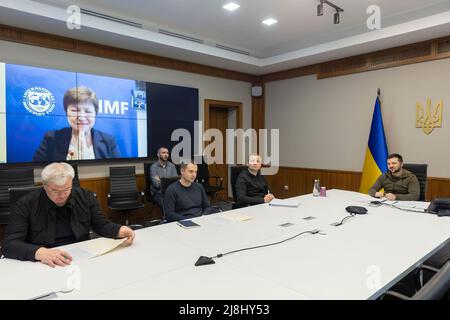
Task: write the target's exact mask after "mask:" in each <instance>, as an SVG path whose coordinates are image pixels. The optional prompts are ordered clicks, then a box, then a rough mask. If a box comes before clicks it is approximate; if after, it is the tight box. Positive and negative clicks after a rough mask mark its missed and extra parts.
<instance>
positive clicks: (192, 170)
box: [164, 162, 217, 221]
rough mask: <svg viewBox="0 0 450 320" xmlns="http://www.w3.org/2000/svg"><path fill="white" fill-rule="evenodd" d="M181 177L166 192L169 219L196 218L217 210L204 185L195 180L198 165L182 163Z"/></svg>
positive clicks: (166, 212)
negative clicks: (212, 205)
mask: <svg viewBox="0 0 450 320" xmlns="http://www.w3.org/2000/svg"><path fill="white" fill-rule="evenodd" d="M180 171H181V179H180V180H178V181H176V182H174V183H172V184H171V185H170V186H169V187H168V188H167V190H166V192H165V193H164V214H165V218H166V219H167V220H168V221H178V220H183V219H187V218H195V217H198V216H201V215H204V214H210V213H214V212H217V210H214V208H212V207H211V205H210V204H209V200H208V196H207V195H206V192H205V189H203V186H202V185H201V184H200V183H198V182H195V178H196V177H197V165H196V164H194V163H193V162H187V163H182V164H181V166H180Z"/></svg>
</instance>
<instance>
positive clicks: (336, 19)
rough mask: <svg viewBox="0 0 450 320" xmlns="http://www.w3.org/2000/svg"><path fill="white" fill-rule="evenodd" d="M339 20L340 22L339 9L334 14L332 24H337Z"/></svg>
mask: <svg viewBox="0 0 450 320" xmlns="http://www.w3.org/2000/svg"><path fill="white" fill-rule="evenodd" d="M339 22H341V17H340V15H339V11H336V13H335V14H334V24H339Z"/></svg>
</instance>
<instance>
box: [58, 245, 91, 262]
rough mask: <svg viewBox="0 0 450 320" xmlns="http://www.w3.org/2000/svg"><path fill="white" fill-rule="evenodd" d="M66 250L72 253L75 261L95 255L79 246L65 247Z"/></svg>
mask: <svg viewBox="0 0 450 320" xmlns="http://www.w3.org/2000/svg"><path fill="white" fill-rule="evenodd" d="M64 251H66V252H67V253H68V254H70V256H71V257H72V261H73V262H80V261H83V260H87V259H90V258H93V257H95V254H94V253H92V252H89V251H86V250H84V249H82V248H78V247H73V248H68V249H65V250H64Z"/></svg>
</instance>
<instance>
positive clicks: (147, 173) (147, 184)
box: [144, 161, 155, 201]
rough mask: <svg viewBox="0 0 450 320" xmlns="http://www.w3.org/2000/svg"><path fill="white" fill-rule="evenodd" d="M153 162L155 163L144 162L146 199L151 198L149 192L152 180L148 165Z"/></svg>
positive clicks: (149, 199)
mask: <svg viewBox="0 0 450 320" xmlns="http://www.w3.org/2000/svg"><path fill="white" fill-rule="evenodd" d="M154 163H155V161H151V162H144V180H145V198H146V199H147V201H151V200H152V194H151V185H152V181H151V179H150V167H151V166H152V164H154Z"/></svg>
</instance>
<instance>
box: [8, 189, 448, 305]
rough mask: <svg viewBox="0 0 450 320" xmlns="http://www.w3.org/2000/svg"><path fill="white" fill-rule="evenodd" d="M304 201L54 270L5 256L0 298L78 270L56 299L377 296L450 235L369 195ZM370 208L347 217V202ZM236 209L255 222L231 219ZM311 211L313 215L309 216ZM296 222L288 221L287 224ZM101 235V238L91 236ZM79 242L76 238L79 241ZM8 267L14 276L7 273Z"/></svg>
mask: <svg viewBox="0 0 450 320" xmlns="http://www.w3.org/2000/svg"><path fill="white" fill-rule="evenodd" d="M296 199H298V200H299V202H300V206H299V207H298V208H288V207H274V206H269V205H267V204H262V205H258V206H253V207H247V208H242V209H238V210H235V211H228V212H224V213H220V214H216V215H211V216H203V217H200V218H197V219H195V221H196V222H197V223H199V224H200V225H201V227H199V228H193V229H183V228H181V227H179V226H178V225H177V224H176V223H168V224H164V225H160V226H156V227H151V228H146V229H142V230H138V231H137V232H136V239H135V243H134V244H133V246H131V247H126V248H119V249H117V250H115V251H113V252H110V253H108V254H106V255H104V256H100V257H97V258H93V259H90V260H84V261H79V262H77V261H74V265H75V267H72V268H70V267H69V268H55V269H52V268H50V267H47V266H45V265H43V264H41V263H32V262H22V261H15V260H9V259H2V260H0V272H1V274H2V275H3V276H2V281H1V282H0V299H29V298H33V297H36V296H39V295H42V294H45V293H49V292H53V291H59V290H63V289H65V288H66V287H67V286H68V282H70V283H73V281H74V279H75V278H74V274H77V278H76V279H77V280H76V281H78V282H77V283H79V284H80V286H79V288H77V289H75V290H73V291H72V292H69V293H59V294H57V298H58V299H250V300H253V299H373V298H376V297H378V296H379V295H380V294H382V293H383V292H384V291H385V290H386V289H387V288H389V287H390V286H391V285H392V284H394V283H395V282H397V281H398V280H399V279H401V278H402V277H403V276H404V275H405V274H407V273H408V272H410V271H411V270H413V268H415V267H416V266H417V265H419V264H420V263H422V262H423V261H425V260H426V259H427V258H428V257H429V256H431V255H432V253H434V252H436V251H437V250H438V249H439V248H440V247H442V246H443V245H444V244H445V243H447V242H448V241H450V218H449V217H437V216H436V215H431V214H427V213H415V212H404V211H400V210H398V209H395V208H390V207H387V206H381V207H370V206H368V201H370V199H371V198H370V197H369V196H367V195H363V194H359V193H356V192H349V191H342V190H328V191H327V197H325V198H323V197H313V196H312V195H305V196H301V197H298V198H296ZM349 205H361V206H365V207H366V208H368V210H369V212H368V214H367V215H360V216H356V217H354V218H350V219H348V220H347V221H346V222H345V223H344V224H343V225H341V226H338V227H335V226H332V225H331V224H332V223H333V222H339V221H341V220H342V218H344V217H346V216H347V215H348V214H347V212H346V211H345V207H346V206H349ZM230 212H237V213H240V214H243V215H248V216H251V217H252V219H251V220H247V221H242V222H230V221H228V220H225V219H223V218H222V217H221V216H222V215H225V216H226V215H227V214H229V213H230ZM308 216H312V217H314V219H312V220H305V219H304V218H305V217H308ZM287 222H289V223H292V225H291V226H289V227H282V226H280V225H281V224H283V223H287ZM313 229H320V230H321V234H315V235H311V234H304V235H301V236H299V237H297V238H295V239H293V240H290V241H287V242H284V243H281V244H278V245H275V246H270V247H265V248H259V249H255V250H250V251H243V252H237V253H233V254H230V255H226V256H224V257H222V258H216V259H214V260H215V262H216V264H213V265H208V266H200V267H195V266H194V263H195V261H196V260H197V259H198V257H199V256H200V255H205V256H215V255H217V254H218V253H225V252H228V251H231V250H236V249H241V248H245V247H250V246H256V245H262V244H267V243H271V242H276V241H281V240H283V239H286V238H289V237H291V236H294V235H296V234H298V233H300V232H303V231H308V230H313ZM91 241H96V240H91ZM71 246H76V244H73V245H71ZM5 275H10V276H6V277H5Z"/></svg>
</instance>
